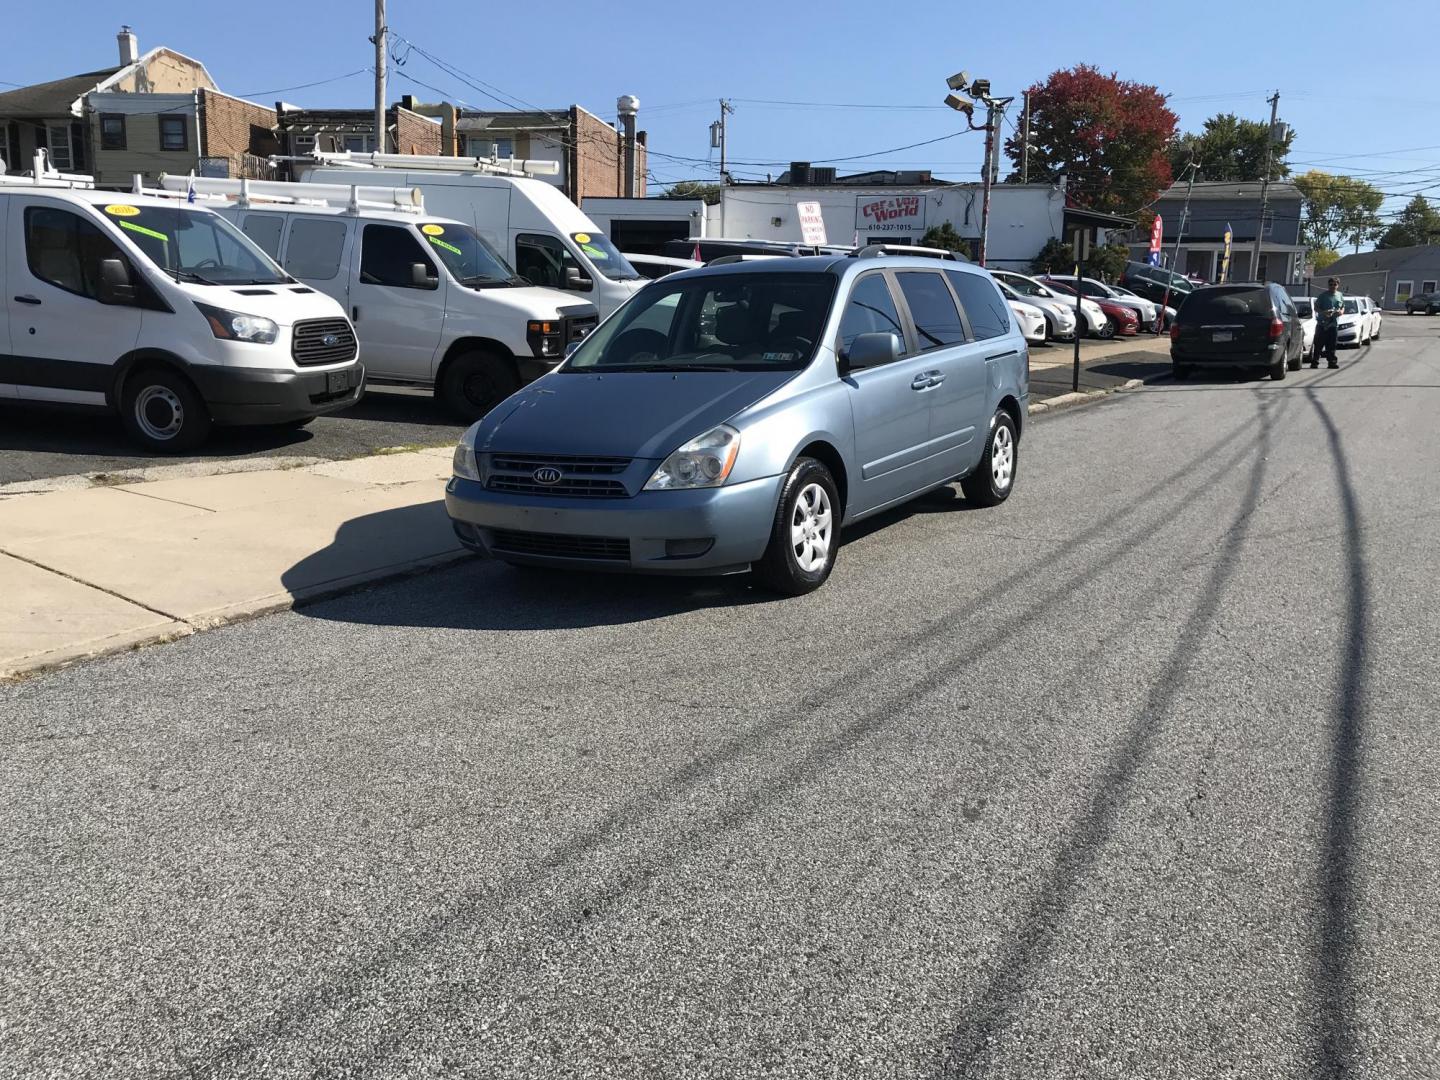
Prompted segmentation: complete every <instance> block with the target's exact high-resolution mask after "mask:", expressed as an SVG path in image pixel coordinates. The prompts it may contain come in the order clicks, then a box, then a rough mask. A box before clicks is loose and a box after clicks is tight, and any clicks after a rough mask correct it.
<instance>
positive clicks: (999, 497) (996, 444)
mask: <svg viewBox="0 0 1440 1080" xmlns="http://www.w3.org/2000/svg"><path fill="white" fill-rule="evenodd" d="M1007 447H1008V460H1007V454H1006V448H1007ZM1019 471H1020V436H1019V433H1018V432H1016V430H1015V421H1014V419H1013V418H1012V417H1011V416H1010V414H1009V413H1008V412H1006V411H1005V410H1004V409H997V410H995V415H994V416H992V417H991V418H990V434H989V436H988V437H987V438H986V440H985V452H984V453H983V454H981V455H980V464H979V465H977V466H975V471H974V472H972V473H971V474H970V475H969V476H967V477H964V478H963V479H962V480H961V481H960V490H961V491H963V492H964V493H965V498H966V500H967V501H969V502H971V503H973V504H974V505H976V506H999V505H1000V504H1001V503H1002V502H1004V501H1005V500H1006V499H1008V498H1009V497H1010V492H1012V491H1014V490H1015V475H1016V473H1018V472H1019Z"/></svg>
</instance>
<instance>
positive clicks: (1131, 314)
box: [1040, 276, 1140, 337]
mask: <svg viewBox="0 0 1440 1080" xmlns="http://www.w3.org/2000/svg"><path fill="white" fill-rule="evenodd" d="M1040 280H1041V281H1043V282H1044V283H1045V287H1046V288H1047V289H1054V290H1056V291H1057V292H1064V293H1069V294H1070V295H1071V296H1074V295H1075V289H1074V288H1073V287H1072V286H1070V285H1067V284H1066V283H1065V282H1063V281H1056V280H1055V279H1054V278H1052V277H1048V276H1046V277H1042V278H1041V279H1040ZM1086 299H1087V300H1089V301H1090V302H1091V303H1094V304H1098V305H1099V306H1100V310H1101V311H1103V312H1104V313H1105V317H1106V318H1107V319H1109V320H1110V325H1111V326H1112V327H1113V328H1114V331H1115V333H1116V334H1124V335H1127V336H1130V337H1133V336H1134V335H1136V334H1138V333H1139V332H1140V316H1139V315H1137V314H1135V309H1134V308H1128V307H1125V306H1124V305H1123V304H1116V303H1113V302H1112V301H1110V300H1107V299H1105V298H1104V297H1103V296H1087V297H1086ZM1101 336H1102V337H1111V336H1113V335H1111V334H1102V335H1101Z"/></svg>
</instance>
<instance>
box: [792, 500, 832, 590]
mask: <svg viewBox="0 0 1440 1080" xmlns="http://www.w3.org/2000/svg"><path fill="white" fill-rule="evenodd" d="M833 525H834V515H833V513H832V511H831V507H830V496H829V495H828V494H827V493H826V491H825V489H824V488H823V487H821V486H820V485H819V484H806V485H805V487H804V488H802V489H801V491H800V495H799V497H798V498H797V499H796V500H795V509H794V511H793V512H792V513H791V515H790V548H791V550H792V551H793V552H794V553H795V562H796V565H798V566H799V567H800V569H801V570H804V571H805V572H806V573H807V574H811V573H814V572H815V571H816V570H820V569H823V568H824V566H825V564H826V562H827V561H828V560H829V558H830V542H831V539H832V537H833V535H834V528H833Z"/></svg>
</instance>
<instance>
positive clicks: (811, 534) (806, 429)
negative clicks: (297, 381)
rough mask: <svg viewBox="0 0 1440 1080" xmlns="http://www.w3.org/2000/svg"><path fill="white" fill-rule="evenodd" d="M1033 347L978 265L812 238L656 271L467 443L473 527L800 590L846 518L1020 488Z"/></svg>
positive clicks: (510, 554)
mask: <svg viewBox="0 0 1440 1080" xmlns="http://www.w3.org/2000/svg"><path fill="white" fill-rule="evenodd" d="M1027 366H1028V354H1027V351H1026V344H1025V340H1024V338H1023V337H1022V336H1021V332H1020V329H1019V328H1018V326H1017V324H1016V322H1015V319H1014V318H1013V316H1012V314H1011V311H1010V308H1009V306H1008V304H1007V302H1006V300H1005V298H1004V297H1002V296H1001V295H1000V292H999V290H998V289H997V288H996V286H995V283H994V281H993V280H991V278H990V275H989V274H987V273H986V272H985V271H984V270H983V269H980V268H979V267H972V266H968V265H965V264H949V263H939V262H937V261H935V260H933V259H925V258H909V257H905V256H886V255H883V254H880V253H877V254H876V255H873V256H867V255H866V254H864V253H861V254H860V255H858V256H853V255H852V256H841V257H836V256H811V257H804V258H784V259H769V260H763V261H758V262H750V263H734V264H729V265H724V266H714V267H706V268H704V269H700V270H690V271H684V272H681V273H678V274H672V275H670V276H668V277H665V278H662V279H660V280H659V281H655V282H652V283H651V284H650V285H649V286H648V287H647V288H646V289H645V290H644V291H643V292H641V293H640V294H638V295H637V296H636V297H635V298H634V299H632V300H631V301H630V303H628V304H627V305H626V306H625V307H624V308H622V309H621V310H620V311H619V312H617V313H616V314H615V315H614V316H612V317H611V318H610V319H608V320H606V321H605V322H604V323H602V324H601V325H600V328H599V329H598V330H597V331H596V332H595V333H594V334H592V335H590V337H588V338H587V339H586V340H585V341H584V342H582V343H581V344H580V346H579V347H578V348H577V349H576V350H575V351H574V353H572V354H571V356H570V357H569V358H568V359H567V360H566V361H565V363H563V364H562V365H560V367H558V368H557V369H556V370H555V371H553V372H551V373H550V374H548V375H546V376H544V377H543V378H541V379H539V380H538V381H536V382H535V383H533V384H531V385H530V386H529V387H527V388H526V389H524V390H521V391H520V392H519V393H517V394H515V395H514V396H512V397H511V398H510V399H509V400H507V401H506V402H504V403H503V404H502V405H500V406H499V407H497V408H496V409H494V410H493V411H492V412H490V413H489V414H488V415H487V416H485V417H484V418H483V419H482V420H481V421H480V422H479V423H477V424H476V425H474V426H473V427H472V428H470V430H469V431H467V432H466V433H465V435H464V437H463V438H462V439H461V441H460V444H459V446H458V447H456V451H455V465H454V476H453V477H452V479H451V480H450V483H449V484H448V486H447V487H446V497H445V502H446V508H447V510H448V511H449V514H450V517H451V520H452V522H453V524H454V527H455V531H456V534H457V535H458V536H459V538H460V540H461V541H462V542H463V543H464V544H465V545H466V546H467V547H470V548H471V549H473V550H475V551H477V552H481V553H484V554H486V555H490V556H492V557H494V558H497V559H501V560H504V561H507V562H514V563H524V564H530V565H534V566H554V567H571V568H576V567H578V568H586V569H596V570H628V571H639V572H652V573H670V574H728V573H736V572H741V571H747V570H752V569H753V570H754V571H755V572H756V574H757V576H758V577H759V579H760V580H761V581H762V582H763V583H764V584H765V585H767V586H768V587H769V588H771V589H774V590H776V591H778V592H780V593H784V594H791V595H794V594H799V593H804V592H808V591H810V590H812V589H815V588H818V587H819V586H820V585H821V584H823V583H824V581H825V580H826V578H827V577H828V576H829V574H830V572H831V569H832V567H833V566H834V564H835V557H836V554H837V553H838V551H839V548H840V538H841V532H842V529H843V528H845V527H847V526H849V525H851V524H853V523H854V522H857V521H859V520H861V519H863V518H866V517H870V516H871V515H874V514H877V513H879V512H881V511H883V510H886V509H889V508H890V507H893V506H896V505H899V504H901V503H903V502H905V501H906V500H908V499H913V498H914V497H915V496H917V495H919V494H921V493H923V492H926V491H929V490H931V489H933V488H936V487H940V486H942V485H945V484H949V483H951V482H952V481H956V480H958V481H959V482H960V484H961V485H962V488H963V490H964V493H965V496H966V497H967V499H969V500H970V501H971V502H972V503H975V504H978V505H982V506H994V505H996V504H998V503H1001V502H1003V501H1004V500H1005V499H1007V498H1008V497H1009V495H1010V493H1011V491H1012V490H1013V488H1014V484H1015V477H1016V468H1017V464H1018V455H1019V444H1020V438H1021V435H1022V434H1023V432H1024V429H1025V417H1026V407H1027V403H1028V400H1029V376H1028V372H1027Z"/></svg>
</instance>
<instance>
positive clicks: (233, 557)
mask: <svg viewBox="0 0 1440 1080" xmlns="http://www.w3.org/2000/svg"><path fill="white" fill-rule="evenodd" d="M1142 344H1144V343H1143V342H1142V341H1137V340H1136V339H1131V340H1129V341H1125V342H1111V343H1104V344H1102V345H1098V346H1096V345H1089V344H1087V346H1086V348H1085V352H1084V353H1083V354H1082V355H1083V357H1084V369H1083V373H1082V375H1083V378H1082V383H1081V386H1082V392H1081V393H1080V394H1071V393H1069V391H1070V378H1071V374H1070V353H1069V351H1068V350H1066V349H1063V347H1062V348H1056V349H1047V350H1036V352H1035V353H1034V354H1033V355H1032V359H1031V390H1032V397H1031V401H1032V406H1031V408H1032V410H1033V411H1034V412H1037V413H1040V412H1046V411H1050V410H1052V409H1058V408H1066V407H1069V406H1072V405H1077V404H1085V403H1086V402H1088V401H1090V400H1093V399H1095V398H1097V397H1099V396H1101V395H1103V394H1105V393H1108V392H1110V391H1112V390H1117V389H1124V388H1126V387H1128V386H1132V385H1135V384H1136V382H1137V381H1145V380H1146V379H1148V378H1151V377H1153V376H1154V375H1155V374H1157V373H1158V372H1160V371H1162V370H1166V371H1168V369H1169V364H1168V361H1166V362H1164V363H1163V364H1162V363H1161V362H1160V361H1161V360H1163V359H1164V357H1163V355H1161V356H1157V354H1153V353H1149V352H1146V351H1144V350H1143V348H1142V347H1141V346H1142ZM1062 354H1063V355H1062ZM1052 355H1054V356H1055V360H1054V361H1053V362H1051V361H1050V357H1051V356H1052ZM450 457H451V448H450V447H443V448H432V449H424V450H410V451H405V452H401V453H391V454H382V455H379V456H375V457H366V458H358V459H355V460H351V461H329V462H322V463H319V464H313V463H312V464H307V465H304V466H301V467H291V468H278V469H277V468H269V469H261V470H254V471H247V472H229V473H222V474H219V475H186V476H179V477H173V478H167V479H152V480H148V481H144V482H139V483H126V484H119V485H113V484H111V485H104V484H95V482H94V481H92V486H88V487H73V488H64V489H60V490H51V491H46V492H43V493H39V494H32V495H23V494H22V495H18V496H16V497H14V498H9V499H6V500H4V501H0V597H3V604H0V678H5V677H7V676H14V675H17V674H20V673H24V672H27V671H33V670H37V669H40V668H45V667H51V666H55V665H58V664H64V663H67V662H70V661H73V660H77V659H83V658H86V657H91V656H98V655H101V654H103V653H107V652H114V651H117V650H120V649H124V648H129V647H132V646H136V645H140V644H144V643H147V642H154V641H162V640H165V639H167V638H172V637H180V636H183V635H185V634H190V633H193V632H195V631H196V630H201V629H205V628H207V627H210V626H215V625H218V624H221V623H225V622H229V621H232V620H234V619H238V618H243V617H246V616H250V615H256V614H261V613H264V612H268V611H274V610H278V609H281V608H285V607H289V606H291V605H293V604H295V603H297V602H300V601H304V600H307V599H313V598H315V597H317V596H324V595H328V594H331V593H335V592H339V591H342V590H344V589H347V588H351V587H354V586H356V585H360V584H364V583H366V582H371V581H376V580H380V579H383V578H386V577H392V576H395V575H397V574H403V573H407V572H411V571H417V570H423V569H426V568H429V567H432V566H435V565H438V564H440V563H443V562H445V561H447V560H450V559H454V558H457V557H459V556H461V555H462V554H463V549H462V548H461V547H460V545H459V544H458V543H457V542H456V540H455V538H454V534H453V533H452V532H451V529H450V523H449V520H448V518H447V517H446V515H445V508H444V503H443V485H444V482H445V480H446V479H448V477H449V475H450ZM166 472H167V470H165V469H161V470H159V475H162V476H163V475H165V474H166ZM77 479H78V478H77Z"/></svg>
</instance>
